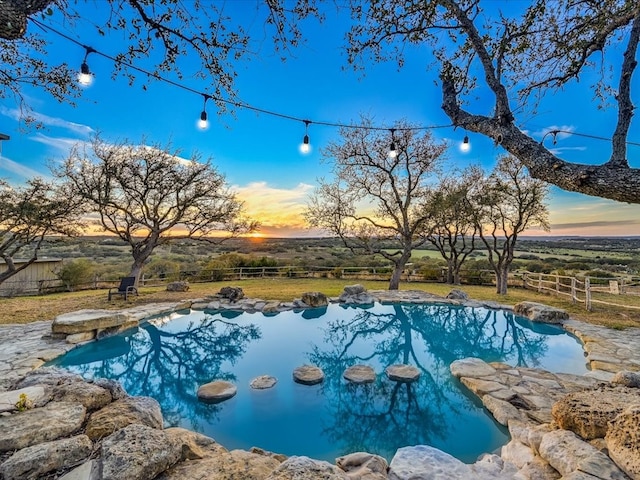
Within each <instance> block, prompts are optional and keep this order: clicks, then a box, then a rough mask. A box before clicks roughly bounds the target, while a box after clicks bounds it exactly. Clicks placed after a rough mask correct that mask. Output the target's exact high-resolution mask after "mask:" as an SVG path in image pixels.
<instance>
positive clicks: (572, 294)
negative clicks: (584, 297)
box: [571, 277, 577, 303]
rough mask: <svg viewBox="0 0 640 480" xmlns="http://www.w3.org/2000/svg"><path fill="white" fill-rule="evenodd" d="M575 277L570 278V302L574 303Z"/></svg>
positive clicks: (575, 298)
mask: <svg viewBox="0 0 640 480" xmlns="http://www.w3.org/2000/svg"><path fill="white" fill-rule="evenodd" d="M576 300H577V297H576V277H571V301H572V302H573V303H576Z"/></svg>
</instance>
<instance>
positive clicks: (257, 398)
mask: <svg viewBox="0 0 640 480" xmlns="http://www.w3.org/2000/svg"><path fill="white" fill-rule="evenodd" d="M469 356H473V357H480V358H483V359H485V360H486V361H504V362H507V363H509V364H512V365H519V366H529V367H542V368H545V369H547V370H550V371H554V372H567V373H579V374H581V373H584V372H585V371H586V367H585V360H584V355H583V351H582V348H581V346H580V344H579V343H578V341H577V340H576V339H575V338H574V337H572V336H571V335H568V334H567V333H566V332H564V330H562V329H560V328H557V327H554V326H549V325H540V324H532V323H530V322H528V321H527V320H525V319H523V318H520V317H516V316H514V315H513V314H511V313H509V312H503V311H494V310H487V309H481V308H462V307H450V306H438V305H413V304H411V305H410V304H391V305H380V304H375V305H374V306H373V307H371V308H353V307H344V306H340V305H330V306H328V307H326V308H321V309H313V310H305V311H290V312H284V313H280V314H278V315H274V316H265V315H263V314H261V313H254V314H248V313H242V314H239V313H234V312H202V311H182V312H176V313H174V314H172V315H170V316H166V317H158V318H150V319H148V321H147V322H145V323H144V324H142V325H141V327H140V329H139V331H137V332H136V331H133V330H132V331H130V332H127V333H126V334H123V335H118V336H114V337H111V338H107V339H104V340H101V341H99V342H94V343H91V344H88V345H85V346H83V347H80V348H77V349H75V350H73V351H71V352H69V353H68V354H67V355H65V356H63V357H60V358H59V359H57V360H56V361H54V362H51V364H55V365H59V366H63V367H66V368H68V369H69V370H72V371H74V372H77V373H80V374H82V375H83V376H85V377H87V378H91V377H106V378H113V379H117V380H119V381H120V382H122V384H123V385H124V387H125V388H126V390H127V392H129V394H131V395H147V396H151V397H153V398H155V399H156V400H158V402H159V403H160V405H161V406H162V410H163V414H164V417H165V421H166V422H167V423H168V424H170V425H174V426H183V427H185V428H189V429H191V430H195V431H198V432H201V433H204V434H206V435H209V436H211V437H213V438H214V439H216V440H217V441H218V442H219V443H221V444H222V445H224V446H225V447H227V448H229V449H234V448H243V449H248V448H250V447H252V446H258V447H261V448H264V449H266V450H270V451H273V452H278V453H283V454H285V455H308V456H311V457H314V458H318V459H326V460H329V461H334V460H335V458H336V457H337V456H340V455H342V454H345V453H349V452H354V451H368V452H372V453H377V454H380V455H383V456H385V457H386V458H388V459H390V458H391V457H392V456H393V454H394V453H395V451H396V449H397V448H399V447H403V446H407V445H417V444H428V445H432V446H435V447H437V448H440V449H442V450H444V451H446V452H448V453H450V454H452V455H454V456H456V457H458V458H459V459H461V460H463V461H466V462H471V461H474V460H475V459H476V457H477V456H478V455H479V454H481V453H483V452H490V451H492V450H494V449H496V448H498V447H500V446H501V445H503V444H504V443H506V441H507V440H508V436H507V432H506V430H505V429H504V428H502V427H501V426H500V425H498V424H497V423H496V422H495V421H493V419H492V417H491V416H490V414H488V413H487V412H486V411H485V410H484V409H483V408H482V405H481V404H480V403H479V401H478V400H477V399H476V398H475V396H473V395H472V394H469V393H468V392H467V391H466V389H465V388H464V387H462V386H461V385H460V384H459V382H458V381H457V380H456V379H455V378H453V377H452V376H451V374H450V373H449V364H450V363H451V362H453V361H454V360H456V359H459V358H464V357H469ZM359 363H364V364H368V365H371V366H372V367H373V368H374V369H375V371H376V372H377V374H378V376H377V380H376V382H375V383H373V384H369V385H352V384H348V383H347V382H346V381H345V380H343V379H342V373H343V371H344V369H345V368H347V367H349V366H351V365H354V364H359ZM395 363H408V364H411V365H414V366H416V367H418V368H419V369H420V370H421V372H422V375H421V377H420V379H419V380H418V381H417V382H415V383H414V384H398V383H395V382H391V381H389V380H388V379H387V378H386V376H385V375H384V369H385V368H386V367H387V366H388V365H391V364H395ZM302 364H314V365H317V366H319V367H321V368H322V369H323V370H324V372H325V377H326V379H325V382H324V383H323V384H321V385H316V386H311V387H310V386H303V385H298V384H296V383H294V382H293V380H292V372H293V370H294V368H296V367H297V366H300V365H302ZM265 374H266V375H272V376H275V377H276V378H277V379H278V383H277V384H276V385H275V387H274V388H272V389H269V390H252V389H251V388H250V387H249V382H250V381H251V379H253V378H255V377H257V376H259V375H265ZM214 379H224V380H228V381H231V382H234V383H235V384H236V385H237V387H238V393H237V395H236V396H235V397H233V398H232V399H230V400H228V401H226V402H223V403H220V404H215V405H211V404H205V403H201V402H199V401H198V400H197V398H196V391H197V389H198V386H199V385H200V384H202V383H206V382H210V381H212V380H214Z"/></svg>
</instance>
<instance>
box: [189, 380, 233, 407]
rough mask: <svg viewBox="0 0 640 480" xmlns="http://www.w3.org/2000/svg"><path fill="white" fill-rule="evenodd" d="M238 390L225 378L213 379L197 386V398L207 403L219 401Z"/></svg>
mask: <svg viewBox="0 0 640 480" xmlns="http://www.w3.org/2000/svg"><path fill="white" fill-rule="evenodd" d="M237 392H238V389H237V388H236V386H235V385H234V384H233V383H231V382H227V381H225V380H215V381H213V382H210V383H205V384H204V385H201V386H200V388H198V400H200V401H202V402H207V403H220V402H224V401H225V400H228V399H230V398H231V397H233V396H234V395H235V394H236V393H237Z"/></svg>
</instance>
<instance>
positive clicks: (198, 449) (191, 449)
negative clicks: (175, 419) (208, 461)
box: [164, 427, 227, 460]
mask: <svg viewBox="0 0 640 480" xmlns="http://www.w3.org/2000/svg"><path fill="white" fill-rule="evenodd" d="M164 432H165V433H166V434H167V435H168V436H169V437H170V438H172V439H173V440H175V441H176V442H177V443H178V444H179V445H181V451H182V457H181V459H182V460H197V459H201V458H205V457H207V456H211V453H212V452H215V453H221V452H226V451H227V449H226V448H224V447H223V446H222V445H220V444H218V443H216V441H215V440H214V439H213V438H209V437H207V436H205V435H202V434H200V433H196V432H192V431H191V430H187V429H185V428H180V427H172V428H167V429H165V430H164Z"/></svg>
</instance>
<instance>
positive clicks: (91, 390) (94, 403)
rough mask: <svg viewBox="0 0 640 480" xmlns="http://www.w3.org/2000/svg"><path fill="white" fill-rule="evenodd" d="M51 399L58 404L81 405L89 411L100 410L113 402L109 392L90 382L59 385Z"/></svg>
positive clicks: (54, 389) (54, 388)
mask: <svg viewBox="0 0 640 480" xmlns="http://www.w3.org/2000/svg"><path fill="white" fill-rule="evenodd" d="M51 398H52V399H53V400H55V401H58V402H73V403H80V404H81V405H84V407H85V408H86V409H87V411H92V410H98V409H100V408H102V407H104V406H106V405H108V404H110V403H111V401H112V400H113V398H112V397H111V392H109V390H107V389H105V388H102V387H99V386H98V385H96V384H93V383H88V382H74V383H63V384H62V385H57V386H55V387H53V391H52V393H51Z"/></svg>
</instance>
